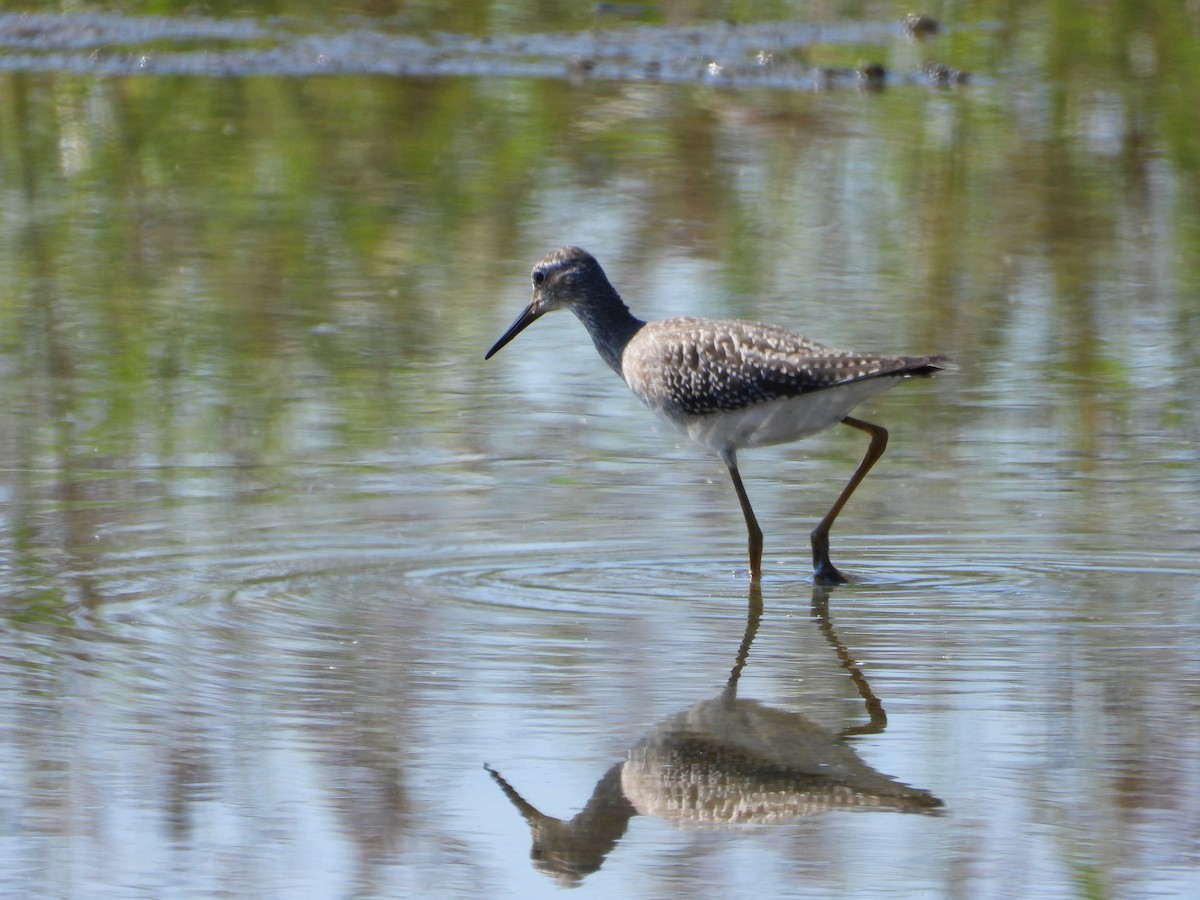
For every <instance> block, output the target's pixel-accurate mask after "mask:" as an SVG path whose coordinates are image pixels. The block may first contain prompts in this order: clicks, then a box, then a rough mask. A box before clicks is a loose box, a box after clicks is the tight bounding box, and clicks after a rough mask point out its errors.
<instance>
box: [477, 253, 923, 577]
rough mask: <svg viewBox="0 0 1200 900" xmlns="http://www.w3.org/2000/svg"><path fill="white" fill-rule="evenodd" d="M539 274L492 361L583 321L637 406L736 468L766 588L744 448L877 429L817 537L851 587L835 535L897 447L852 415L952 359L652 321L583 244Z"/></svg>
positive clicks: (822, 570)
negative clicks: (553, 323)
mask: <svg viewBox="0 0 1200 900" xmlns="http://www.w3.org/2000/svg"><path fill="white" fill-rule="evenodd" d="M531 277H532V280H533V300H532V301H531V302H530V304H529V305H528V306H527V307H526V308H525V310H524V311H523V312H522V313H521V314H520V315H519V316H517V318H516V320H515V321H514V322H513V323H512V325H510V326H509V328H508V330H507V331H505V332H504V334H503V335H502V336H501V337H500V340H498V341H496V343H495V344H494V345H493V346H492V349H490V350H489V351H488V352H487V353H486V354H485V355H484V359H491V357H492V356H493V355H494V354H495V353H496V352H497V351H499V350H500V348H501V347H503V346H504V345H505V344H507V343H508V342H509V341H511V340H512V339H513V338H515V337H516V336H517V335H518V334H520V333H521V332H522V331H523V330H524V329H525V328H526V327H527V326H528V325H530V324H531V323H533V322H534V321H536V320H537V319H539V318H541V317H542V316H543V315H545V314H546V313H548V312H552V311H554V310H556V309H569V310H570V311H571V312H573V313H575V315H576V317H577V318H578V319H579V321H581V322H582V323H583V325H584V327H585V328H587V330H588V333H589V334H590V335H591V336H592V341H593V343H595V345H596V350H597V351H599V353H600V356H601V357H602V358H603V359H604V361H605V362H606V363H608V365H609V367H610V368H612V369H613V371H615V372H616V373H617V374H618V375H620V376H621V378H622V379H623V380H624V382H625V383H626V384H627V385H628V386H629V389H630V390H631V391H633V393H634V394H635V395H636V396H637V398H638V399H639V400H641V401H642V402H643V403H645V404H646V406H648V407H650V409H651V410H652V411H653V412H655V413H657V414H658V415H659V416H660V417H661V418H663V419H664V420H666V421H667V422H669V423H671V425H673V426H675V427H676V428H678V429H679V430H680V431H682V432H683V433H684V434H686V435H688V437H690V438H692V439H693V440H696V441H699V442H700V443H701V444H704V445H706V446H708V447H710V448H711V449H712V450H713V451H715V452H716V454H717V455H718V456H719V457H720V458H721V460H722V461H723V462H724V463H725V465H726V467H727V468H728V469H729V475H730V477H731V478H732V479H733V487H734V490H735V491H736V492H737V497H738V502H739V503H740V504H741V507H742V514H743V515H744V516H745V519H746V530H747V533H748V536H749V551H750V577H751V578H752V579H753V580H755V581H758V580H759V579H761V578H762V550H763V533H762V529H761V528H760V527H759V525H758V520H757V519H756V518H755V516H754V510H753V508H752V507H751V506H750V498H749V497H748V496H747V494H746V487H745V485H744V484H742V477H741V475H740V474H739V472H738V466H737V451H738V450H742V449H748V448H751V447H763V446H768V445H771V444H784V443H789V442H791V441H796V440H799V439H800V438H803V437H807V436H808V435H811V434H816V433H817V432H819V431H823V430H825V429H826V428H829V427H831V426H833V425H836V424H837V423H838V422H841V423H843V424H845V425H849V426H850V427H852V428H857V429H858V430H860V431H864V432H866V433H867V434H868V435H869V436H870V439H871V440H870V444H869V446H868V447H867V452H866V455H865V456H864V457H863V460H862V462H861V463H859V465H858V468H857V469H856V470H855V472H854V474H853V475H852V476H850V480H849V481H848V482H847V483H846V486H845V487H844V488H843V489H842V492H841V494H839V495H838V498H837V500H835V501H834V504H833V506H831V507H830V508H829V511H828V512H827V513H826V514H825V516H824V517H823V518H822V519H821V521H820V522H819V523H818V524H817V527H816V528H814V529H813V532H812V553H813V578H814V580H815V581H817V582H818V583H823V584H843V583H845V582H846V581H848V579H847V578H846V576H844V575H843V574H842V573H841V572H839V571H838V570H837V568H836V567H835V566H834V565H833V563H832V562H830V559H829V529H830V528H831V527H832V526H833V522H834V520H835V519H836V518H837V516H838V513H840V512H841V511H842V507H843V506H845V505H846V501H847V500H849V499H850V495H851V494H853V493H854V489H855V488H857V487H858V485H859V483H860V482H861V481H862V480H863V478H865V477H866V474H867V472H869V471H870V470H871V467H872V466H873V465H875V463H876V462H877V461H878V460H879V458H880V457H881V456H882V455H883V451H884V450H885V449H886V447H887V439H888V433H887V430H886V429H885V428H883V427H882V426H879V425H874V424H872V423H870V422H864V421H863V420H862V419H856V418H853V417H852V416H850V412H851V410H853V409H854V408H855V407H856V406H858V405H859V404H860V403H862V402H863V401H864V400H866V399H868V398H869V397H873V396H875V395H876V394H881V393H883V392H884V391H886V390H888V389H889V388H892V387H895V386H896V385H897V384H899V383H900V382H901V381H904V380H906V379H908V378H912V377H914V376H929V375H933V374H934V373H935V372H938V371H940V370H941V369H943V368H944V365H943V364H944V363H945V358H944V357H940V356H881V355H878V354H874V353H855V352H851V351H847V350H835V349H834V348H832V347H827V346H825V345H824V344H819V343H817V342H816V341H814V340H812V339H811V338H809V337H806V336H805V335H803V334H800V333H798V332H795V331H790V330H788V329H786V328H781V327H779V326H777V325H767V324H763V323H761V322H745V321H741V320H737V319H702V318H696V317H692V316H681V317H678V318H673V319H662V320H660V321H657V322H643V321H642V320H641V319H639V318H637V317H636V316H634V315H633V313H631V312H630V311H629V308H628V307H627V306H626V305H625V303H624V301H623V300H622V299H621V296H620V295H619V294H618V293H617V291H616V289H615V288H614V287H613V286H612V284H611V283H610V282H609V280H608V277H607V276H606V275H605V274H604V270H603V269H601V268H600V264H599V263H598V262H596V260H595V259H594V258H593V257H592V255H591V254H590V253H588V252H587V251H586V250H582V249H580V248H579V247H560V248H559V249H557V250H555V251H554V252H553V253H551V254H550V255H549V256H547V257H546V258H545V259H543V260H542V261H541V262H539V263H538V264H537V265H535V266H534V267H533V272H532V275H531Z"/></svg>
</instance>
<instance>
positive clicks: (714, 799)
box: [487, 587, 942, 884]
mask: <svg viewBox="0 0 1200 900" xmlns="http://www.w3.org/2000/svg"><path fill="white" fill-rule="evenodd" d="M827 601H828V593H827V592H826V591H825V590H824V589H822V588H817V589H815V591H814V595H813V615H814V618H815V619H816V621H817V623H818V625H819V626H820V628H821V631H822V633H823V634H824V635H825V637H826V639H827V640H828V641H829V642H830V644H831V646H833V648H834V650H835V651H836V652H837V655H838V658H839V660H840V663H841V665H842V667H843V668H845V669H846V670H847V671H848V672H849V674H850V677H851V678H852V679H853V681H854V684H855V686H856V687H857V689H858V692H859V695H860V696H861V697H862V698H863V701H864V702H865V703H866V707H867V711H868V714H869V720H868V722H866V723H864V724H861V725H856V726H851V727H848V728H844V729H842V730H841V731H837V732H835V731H831V730H829V729H827V728H824V727H822V726H820V725H818V724H816V723H815V722H813V721H812V720H811V719H809V718H808V717H806V716H803V715H801V714H799V713H795V712H789V711H787V710H782V709H775V708H772V707H770V706H766V705H765V704H763V703H760V702H759V701H757V700H749V699H742V698H739V697H738V696H737V685H738V679H739V677H740V675H741V672H742V669H743V667H744V666H745V664H746V659H747V656H748V654H749V652H750V644H751V642H752V641H753V640H754V636H755V634H756V633H757V631H758V626H759V622H760V620H761V617H762V597H761V594H760V592H759V590H758V588H757V587H752V588H751V593H750V613H749V616H748V618H747V622H746V632H745V635H744V637H743V639H742V644H741V647H740V648H739V650H738V656H737V663H736V664H735V666H734V668H733V671H732V672H731V673H730V676H729V681H728V682H727V683H726V685H725V689H724V690H723V691H722V692H721V693H720V694H719V695H718V696H716V697H714V698H712V699H711V700H705V701H703V702H701V703H697V704H695V705H694V706H692V707H689V708H688V709H686V710H684V711H683V712H680V713H678V714H676V715H674V716H671V717H670V718H668V719H667V720H666V721H664V722H662V723H661V724H660V725H659V726H658V727H656V728H655V729H654V730H653V731H651V732H650V733H649V734H648V735H646V737H645V738H643V739H642V740H641V741H640V742H639V743H638V744H637V745H636V746H635V747H634V748H633V749H632V750H630V751H629V757H628V759H627V760H625V761H624V762H622V763H618V764H617V765H615V766H613V767H612V768H611V769H609V770H608V772H607V773H605V775H604V777H603V778H601V779H600V782H599V783H598V784H597V785H596V788H595V790H594V791H593V792H592V797H591V799H590V800H589V801H588V802H587V805H586V806H585V807H584V808H583V810H582V811H581V812H580V813H579V814H578V815H577V816H575V817H574V818H573V819H570V820H568V821H564V820H562V819H556V818H553V817H551V816H547V815H544V814H543V813H541V812H539V811H538V810H537V809H536V808H535V807H534V806H533V805H532V804H530V803H528V802H527V801H526V800H525V799H524V798H523V797H521V795H520V794H519V793H517V790H516V789H515V788H514V787H513V786H512V785H511V784H509V783H508V782H507V781H506V780H505V779H504V778H503V777H502V776H501V775H500V773H498V772H496V771H495V770H494V769H492V768H491V767H490V766H489V767H487V770H488V772H489V773H490V774H491V776H492V778H493V779H495V781H496V783H497V784H499V785H500V787H501V788H502V789H503V790H504V793H505V795H506V796H507V797H508V799H509V800H510V801H512V803H513V805H514V806H516V807H517V809H518V810H520V812H521V815H522V816H524V817H525V821H526V822H527V823H528V824H529V828H530V832H531V834H532V837H533V847H532V849H531V851H530V854H531V856H532V858H533V863H534V866H535V867H536V868H537V869H538V870H539V871H543V872H545V873H547V874H549V875H553V876H554V877H555V878H556V879H558V880H559V881H560V882H562V883H564V884H571V883H576V882H578V881H581V880H582V879H583V878H585V877H586V876H587V875H589V874H591V873H592V872H595V871H596V870H597V869H599V868H600V866H601V865H602V864H603V862H604V859H605V857H606V856H607V855H608V854H609V853H610V852H611V851H612V850H613V848H614V847H615V846H616V845H617V842H618V841H619V840H620V839H621V837H622V836H623V835H624V834H625V830H626V828H627V826H628V823H629V820H630V819H631V818H632V817H633V816H635V815H645V816H655V817H657V818H661V819H665V820H667V821H669V822H672V823H674V824H676V825H678V826H680V827H685V828H722V827H734V826H738V825H747V824H756V825H762V824H768V825H769V824H778V823H783V822H787V821H789V820H793V819H796V818H800V817H803V816H812V815H816V814H818V813H823V812H827V811H830V810H876V811H893V812H907V813H912V812H916V813H935V812H937V811H938V810H939V809H940V808H941V807H942V801H941V800H939V799H938V798H937V797H935V796H934V795H933V794H931V793H929V791H925V790H921V789H919V788H913V787H909V786H908V785H905V784H902V783H900V782H898V781H896V780H895V779H894V778H891V777H889V776H887V775H884V774H882V773H880V772H878V771H876V770H875V769H873V768H871V766H869V765H868V764H867V763H866V762H864V761H863V759H862V758H861V757H860V756H859V755H858V754H857V753H856V752H855V751H854V750H853V748H852V747H851V746H850V745H849V743H848V742H847V738H849V737H851V736H852V735H855V734H866V733H878V732H881V731H883V730H884V728H885V727H886V726H887V717H886V715H885V714H884V711H883V707H882V705H881V704H880V702H879V700H878V699H877V698H876V697H875V695H874V694H873V693H872V692H871V688H870V686H869V685H868V684H867V681H866V679H865V677H864V676H863V674H862V672H861V671H859V669H858V668H857V666H855V665H854V663H853V661H852V660H851V657H850V653H849V651H848V650H847V649H846V647H845V646H844V645H843V644H842V643H841V641H840V640H839V639H838V637H837V635H836V634H835V633H834V631H833V626H832V623H831V622H830V620H829V616H828V602H827Z"/></svg>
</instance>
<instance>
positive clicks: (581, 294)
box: [483, 247, 612, 359]
mask: <svg viewBox="0 0 1200 900" xmlns="http://www.w3.org/2000/svg"><path fill="white" fill-rule="evenodd" d="M529 277H530V279H531V280H532V282H533V299H532V300H531V301H530V302H529V305H528V306H527V307H525V309H524V311H522V313H521V314H520V315H519V316H517V318H516V320H515V321H514V322H513V323H512V325H510V326H509V327H508V330H507V331H506V332H504V334H503V335H502V336H501V338H500V340H498V341H496V343H495V344H494V345H493V346H492V349H491V350H489V351H488V352H487V353H486V354H485V355H484V357H483V358H484V359H491V358H492V356H493V355H495V354H496V353H497V352H498V351H499V350H500V348H501V347H503V346H504V345H505V344H507V343H508V342H509V341H511V340H512V339H513V338H515V337H516V336H517V335H518V334H520V333H521V332H522V331H524V330H525V328H527V327H528V326H529V325H532V324H533V323H534V322H535V321H537V320H538V319H540V318H541V317H542V316H544V315H545V314H546V313H548V312H553V311H554V310H556V309H571V308H573V307H574V306H575V305H576V304H578V303H581V302H584V301H586V300H588V299H589V298H590V297H592V296H595V295H597V294H599V293H602V292H611V291H612V286H611V285H610V284H609V283H608V278H607V277H606V276H605V274H604V270H603V269H601V268H600V264H599V263H598V262H596V260H595V258H594V257H593V256H592V255H591V254H590V253H588V252H587V251H586V250H582V249H580V248H579V247H559V248H558V249H557V250H555V251H554V252H553V253H551V254H550V255H549V256H547V257H545V258H544V259H542V260H541V261H540V262H539V263H538V264H537V265H535V266H534V267H533V271H532V272H531V273H530V276H529Z"/></svg>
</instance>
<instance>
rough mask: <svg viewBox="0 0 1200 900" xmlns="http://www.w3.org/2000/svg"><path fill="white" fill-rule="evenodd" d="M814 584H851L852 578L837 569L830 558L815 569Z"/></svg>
mask: <svg viewBox="0 0 1200 900" xmlns="http://www.w3.org/2000/svg"><path fill="white" fill-rule="evenodd" d="M813 583H814V584H849V583H850V579H849V578H847V577H846V576H845V575H843V574H842V573H841V572H839V571H838V570H837V567H836V566H835V565H834V564H833V563H831V562H830V561H829V560H827V559H826V560H822V561H821V562H820V563H818V564H817V566H816V568H814V569H813Z"/></svg>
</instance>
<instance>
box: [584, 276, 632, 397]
mask: <svg viewBox="0 0 1200 900" xmlns="http://www.w3.org/2000/svg"><path fill="white" fill-rule="evenodd" d="M573 311H574V313H575V315H576V316H578V317H579V321H580V322H582V323H583V325H584V327H585V328H586V329H587V330H588V334H590V335H591V336H592V343H594V344H595V345H596V350H597V351H598V352H599V353H600V356H601V358H603V360H604V361H605V362H606V363H608V365H609V368H611V369H612V370H613V371H614V372H616V373H617V374H618V375H620V376H621V377H622V378H624V377H625V376H624V373H622V371H621V354H622V353H624V352H625V345H626V344H628V343H629V341H630V340H631V339H632V338H633V336H634V335H635V334H637V333H638V331H639V330H640V329H641V327H642V326H643V325H645V324H646V323H645V322H643V321H642V320H641V319H639V318H637V316H635V315H634V314H633V313H631V312H630V311H629V307H627V306H626V305H625V303H624V301H622V300H621V297H620V295H619V294H618V293H617V292H616V290H614V289H613V288H612V287H608V289H607V290H606V291H604V292H602V293H598V294H593V295H592V296H589V297H588V298H587V300H585V301H583V302H582V303H577V304H575V306H574V307H573Z"/></svg>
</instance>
